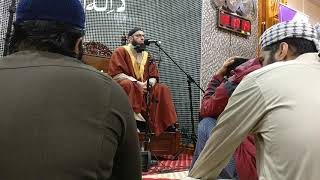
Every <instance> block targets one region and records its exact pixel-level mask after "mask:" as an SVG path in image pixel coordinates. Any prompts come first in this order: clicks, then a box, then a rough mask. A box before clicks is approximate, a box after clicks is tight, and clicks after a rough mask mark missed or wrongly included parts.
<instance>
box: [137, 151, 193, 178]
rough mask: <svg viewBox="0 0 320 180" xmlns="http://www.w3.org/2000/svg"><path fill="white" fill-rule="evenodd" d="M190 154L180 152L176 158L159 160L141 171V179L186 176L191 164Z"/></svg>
mask: <svg viewBox="0 0 320 180" xmlns="http://www.w3.org/2000/svg"><path fill="white" fill-rule="evenodd" d="M191 160H192V156H191V155H188V154H180V156H179V157H178V160H159V161H157V163H156V164H155V165H153V166H151V167H150V169H149V171H148V172H144V173H143V178H142V179H143V180H168V179H170V180H172V179H179V178H180V177H179V176H186V174H187V171H188V169H189V168H190V165H191Z"/></svg>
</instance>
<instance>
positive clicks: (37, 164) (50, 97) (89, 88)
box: [0, 0, 141, 180]
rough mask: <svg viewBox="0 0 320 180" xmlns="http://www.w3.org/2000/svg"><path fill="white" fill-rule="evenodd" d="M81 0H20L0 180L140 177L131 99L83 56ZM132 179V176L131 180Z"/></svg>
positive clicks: (0, 122)
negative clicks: (83, 58) (87, 62)
mask: <svg viewBox="0 0 320 180" xmlns="http://www.w3.org/2000/svg"><path fill="white" fill-rule="evenodd" d="M84 25H85V15H84V10H83V8H82V5H81V3H80V1H79V0H20V1H19V4H18V7H17V14H16V22H15V25H14V34H13V37H12V41H11V44H10V52H11V53H13V54H11V55H9V56H6V57H4V58H2V59H1V60H0V83H1V84H2V87H1V89H0V98H1V101H0V103H1V104H0V107H1V108H0V114H1V118H0V144H1V148H0V154H1V155H0V162H1V165H0V179H1V180H17V179H25V180H31V179H32V180H34V179H46V180H50V179H52V180H53V179H55V180H56V179H59V180H79V179H88V180H96V179H112V180H113V179H134V180H136V179H141V170H140V169H141V166H140V158H139V144H138V138H137V135H136V124H135V120H134V117H133V112H132V110H131V107H130V105H129V102H128V99H127V96H126V94H125V92H124V91H123V90H122V88H121V87H120V86H119V85H117V83H115V82H114V81H112V79H111V78H110V77H109V76H105V75H104V74H102V73H100V72H99V71H96V70H95V69H93V68H91V67H89V66H87V65H85V64H83V63H82V62H81V61H80V60H79V59H81V49H82V42H81V41H82V36H83V35H84ZM128 177H129V178H128Z"/></svg>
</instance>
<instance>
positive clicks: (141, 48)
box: [132, 41, 146, 53]
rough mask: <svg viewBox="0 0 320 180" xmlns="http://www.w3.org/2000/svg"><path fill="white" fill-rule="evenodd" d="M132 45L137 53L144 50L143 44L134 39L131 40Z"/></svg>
mask: <svg viewBox="0 0 320 180" xmlns="http://www.w3.org/2000/svg"><path fill="white" fill-rule="evenodd" d="M132 45H133V46H134V49H135V50H136V51H137V53H141V52H142V51H144V50H146V45H145V44H139V43H137V42H136V41H132Z"/></svg>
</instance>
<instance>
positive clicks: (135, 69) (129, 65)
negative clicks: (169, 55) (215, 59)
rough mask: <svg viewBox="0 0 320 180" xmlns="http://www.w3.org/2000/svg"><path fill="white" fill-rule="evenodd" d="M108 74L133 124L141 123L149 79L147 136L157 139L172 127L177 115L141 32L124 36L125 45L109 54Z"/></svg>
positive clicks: (139, 29)
mask: <svg viewBox="0 0 320 180" xmlns="http://www.w3.org/2000/svg"><path fill="white" fill-rule="evenodd" d="M148 71H149V73H148ZM108 74H109V75H110V76H112V77H113V79H114V80H116V81H117V82H118V83H119V84H120V86H122V87H123V89H124V90H125V92H126V93H127V94H128V97H129V102H130V104H131V106H132V108H133V111H134V112H135V118H136V120H137V122H138V121H145V119H144V117H143V115H144V114H145V112H146V101H145V95H146V90H147V78H148V76H149V84H150V86H151V88H150V98H149V99H150V104H149V110H150V111H149V112H150V113H149V127H150V130H151V132H154V133H155V134H156V135H159V134H161V133H162V132H163V131H164V130H166V129H167V128H168V127H169V126H172V125H173V124H175V123H176V120H177V114H176V111H175V107H174V105H173V103H172V98H171V95H170V91H169V88H168V87H167V86H166V85H164V84H160V83H158V80H159V73H158V70H157V66H156V64H155V63H154V61H153V60H152V58H151V57H150V55H149V54H148V52H147V51H145V45H144V32H143V31H142V29H141V28H134V29H132V30H131V31H130V32H129V33H128V45H126V46H121V47H119V48H117V49H116V50H115V51H114V52H113V54H112V57H111V61H110V63H109V69H108ZM148 74H149V75H148ZM141 114H142V115H141ZM140 123H141V122H140Z"/></svg>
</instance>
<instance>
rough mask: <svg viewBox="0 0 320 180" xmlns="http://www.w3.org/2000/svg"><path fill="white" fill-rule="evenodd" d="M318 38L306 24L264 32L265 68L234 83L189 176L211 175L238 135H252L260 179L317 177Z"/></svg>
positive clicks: (285, 24)
mask: <svg viewBox="0 0 320 180" xmlns="http://www.w3.org/2000/svg"><path fill="white" fill-rule="evenodd" d="M318 38H319V37H318V36H317V32H316V29H315V28H314V27H313V26H312V25H310V24H308V23H305V22H294V21H290V22H282V23H279V24H276V25H274V26H272V27H270V28H269V29H267V30H266V31H265V32H264V33H263V35H262V36H261V39H260V43H261V44H260V45H261V48H262V49H261V52H262V57H263V62H262V64H263V66H266V67H263V68H261V69H259V70H256V71H254V72H252V73H250V74H249V75H247V76H246V77H245V78H244V79H243V80H242V81H241V83H240V84H239V85H238V86H237V88H236V90H235V91H234V92H233V94H232V96H231V97H230V100H229V102H228V105H227V106H226V108H225V110H224V112H223V113H222V114H221V115H220V116H219V118H218V123H217V126H216V127H215V128H214V130H213V131H212V134H211V136H210V137H209V139H208V141H207V143H206V145H205V147H204V149H203V151H202V152H201V154H200V156H199V158H198V160H197V161H196V163H195V164H194V166H193V168H192V169H191V171H190V172H189V176H190V177H192V178H198V179H216V177H217V176H218V175H219V173H220V171H221V170H222V169H223V168H224V167H225V166H226V165H227V163H228V162H229V160H230V158H231V157H232V156H233V153H234V151H235V150H236V148H237V147H238V146H239V144H240V143H241V142H242V141H243V139H244V138H245V137H246V136H247V135H248V134H253V135H254V136H255V144H256V147H257V156H256V158H257V171H258V175H259V179H272V180H274V179H281V180H300V179H308V180H317V179H319V177H320V171H319V168H320V161H318V159H320V154H319V151H320V144H319V143H318V142H319V137H320V128H319V127H320V122H319V119H320V111H319V108H320V98H318V97H317V96H315V94H317V93H318V92H320V84H318V83H315V82H317V81H318V77H319V76H320V57H319V52H318V51H319V50H320V41H319V39H318ZM269 64H271V65H269ZM267 65H268V66H267ZM310 85H311V86H310ZM189 179H190V178H189Z"/></svg>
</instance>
